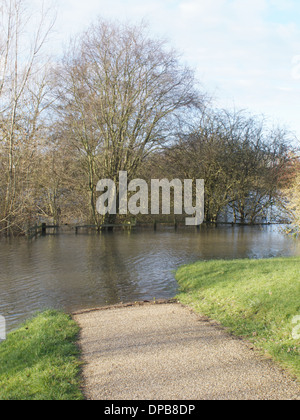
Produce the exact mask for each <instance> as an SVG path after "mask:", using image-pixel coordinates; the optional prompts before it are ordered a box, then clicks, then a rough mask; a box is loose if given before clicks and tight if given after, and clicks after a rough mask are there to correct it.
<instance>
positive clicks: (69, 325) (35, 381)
mask: <svg viewBox="0 0 300 420" xmlns="http://www.w3.org/2000/svg"><path fill="white" fill-rule="evenodd" d="M78 333H79V327H78V326H77V324H76V323H75V322H74V321H73V320H72V319H71V318H70V317H69V316H68V315H66V314H64V313H61V312H57V311H46V312H44V313H41V314H38V315H37V316H36V317H35V318H33V319H32V320H29V321H28V322H26V323H25V324H24V325H22V326H21V327H20V328H19V329H18V330H17V331H14V332H12V333H10V334H8V337H7V340H6V341H3V342H2V343H1V344H0V361H1V364H0V400H82V399H83V395H82V393H81V391H80V375H79V373H80V362H79V350H78V348H77V345H76V341H77V337H78Z"/></svg>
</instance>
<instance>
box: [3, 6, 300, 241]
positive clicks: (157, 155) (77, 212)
mask: <svg viewBox="0 0 300 420" xmlns="http://www.w3.org/2000/svg"><path fill="white" fill-rule="evenodd" d="M0 14H1V19H0V232H2V233H4V234H6V235H10V234H15V233H17V234H18V233H24V232H26V230H27V229H28V227H29V226H32V225H33V224H35V223H39V222H41V221H46V222H49V223H54V224H62V223H82V222H86V223H91V224H96V225H99V226H100V225H101V223H103V222H110V223H114V222H115V221H116V216H114V215H107V216H106V217H105V219H103V217H102V216H100V215H99V214H98V213H97V211H96V202H97V191H96V185H97V183H98V181H99V180H100V179H106V178H107V179H111V180H112V181H114V182H115V183H116V186H117V188H118V175H119V172H120V171H127V173H128V182H130V181H131V180H133V179H134V178H137V177H141V178H143V179H145V180H146V181H148V182H150V179H153V178H156V179H162V178H167V179H170V180H171V179H174V178H179V179H193V180H196V179H204V180H205V220H206V221H207V222H218V221H219V220H221V219H222V218H223V219H224V218H228V219H230V220H232V221H233V223H236V222H241V223H255V222H256V221H258V220H264V219H265V218H266V217H267V214H268V212H269V210H270V209H271V208H273V209H279V208H280V207H283V206H285V207H286V201H285V198H284V197H286V196H287V195H286V194H285V195H284V194H283V191H284V190H286V189H288V188H289V186H294V185H295V176H296V175H295V176H294V175H292V174H293V173H294V172H295V171H294V169H293V168H294V167H295V166H294V162H295V161H297V155H296V151H295V150H294V149H293V147H292V146H291V144H292V143H291V140H292V136H291V133H290V132H289V131H288V130H285V129H282V128H280V127H275V128H269V125H268V124H267V123H266V122H265V121H264V119H263V118H262V117H256V116H253V115H250V114H249V113H248V112H247V111H242V110H238V111H237V110H234V111H228V110H219V109H216V108H214V106H213V101H212V100H211V99H210V98H209V97H208V95H207V94H206V93H205V92H203V91H202V90H201V89H199V87H198V83H197V80H196V79H195V75H194V72H193V71H192V70H191V69H190V68H188V67H187V66H185V65H183V64H182V63H181V59H180V56H179V54H178V53H177V52H176V51H175V50H174V49H172V48H170V47H169V45H168V43H167V42H166V41H164V40H161V39H156V38H154V37H153V36H151V34H149V31H148V28H147V27H146V26H145V25H144V24H140V25H131V24H123V23H116V22H110V21H105V20H102V19H99V20H97V21H96V22H95V23H93V24H91V25H90V27H89V28H88V29H87V30H86V31H85V32H84V33H82V34H79V35H78V36H77V37H75V38H74V39H72V40H71V41H70V43H69V45H68V48H67V49H66V52H65V53H64V56H63V57H62V58H55V59H54V58H51V60H49V61H47V60H46V59H45V56H44V54H43V52H45V51H46V49H47V39H48V37H49V34H50V32H51V29H52V27H53V25H54V22H53V20H52V21H51V19H50V18H49V13H48V12H47V11H46V10H45V9H42V10H41V13H40V17H39V20H38V21H37V18H36V16H35V17H34V19H35V20H34V25H33V24H31V23H30V22H31V16H30V15H29V12H28V11H27V10H26V2H25V1H24V0H3V6H2V8H1V10H0ZM32 28H35V30H32ZM296 172H297V171H296ZM117 204H119V203H117ZM128 217H130V215H129V216H128ZM123 218H125V219H126V217H125V216H124V217H123Z"/></svg>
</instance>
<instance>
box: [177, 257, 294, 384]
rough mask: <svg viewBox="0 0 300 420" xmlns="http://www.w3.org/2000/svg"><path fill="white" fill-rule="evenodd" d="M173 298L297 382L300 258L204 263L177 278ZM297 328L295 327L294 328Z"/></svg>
mask: <svg viewBox="0 0 300 420" xmlns="http://www.w3.org/2000/svg"><path fill="white" fill-rule="evenodd" d="M176 278H177V281H178V283H179V285H180V288H181V290H180V293H179V295H178V296H177V297H178V299H179V300H180V302H181V303H183V304H185V305H188V306H190V307H192V308H193V309H194V310H195V311H196V312H198V313H202V314H203V315H206V316H208V317H210V318H212V319H214V320H216V321H218V322H220V323H221V324H222V325H223V326H225V327H227V328H228V329H229V330H230V332H231V333H233V334H234V335H237V336H240V337H244V338H246V339H248V340H249V341H251V342H252V343H254V345H255V346H256V347H257V348H259V349H261V350H264V351H265V352H266V353H268V354H269V355H270V356H271V357H272V358H273V359H274V360H276V361H277V362H279V363H280V364H281V366H282V367H285V368H287V369H288V370H289V371H290V372H291V373H292V374H293V375H295V376H296V377H297V378H298V379H299V380H300V357H299V356H300V339H299V335H300V334H299V330H300V327H299V324H300V320H299V318H298V321H297V320H296V318H295V317H297V316H298V317H299V316H300V258H298V257H296V258H276V259H269V260H234V261H224V260H216V261H203V262H198V263H196V264H193V265H189V266H183V267H181V268H180V269H179V270H178V271H177V273H176ZM293 321H294V322H297V323H298V325H297V324H293Z"/></svg>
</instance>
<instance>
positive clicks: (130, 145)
mask: <svg viewBox="0 0 300 420" xmlns="http://www.w3.org/2000/svg"><path fill="white" fill-rule="evenodd" d="M55 84H56V85H57V86H58V90H57V93H58V97H59V107H58V112H59V116H60V118H61V119H62V124H63V125H64V132H65V136H66V138H68V139H69V141H70V142H71V143H72V144H73V145H74V147H75V148H76V149H77V150H78V151H80V152H81V153H82V154H83V156H84V158H85V161H86V175H87V179H88V185H89V191H90V205H91V217H92V219H93V221H94V222H95V223H99V217H98V216H97V214H96V207H95V206H96V200H95V198H96V196H95V187H96V184H97V182H98V180H99V179H100V177H105V178H109V179H111V180H113V181H115V182H116V185H118V174H119V171H127V172H128V181H130V180H131V179H132V178H134V176H135V175H136V173H137V170H138V169H139V168H140V166H141V164H142V162H143V160H144V159H145V158H146V157H147V156H148V155H149V154H150V153H151V151H153V150H154V149H155V148H158V147H160V146H161V145H162V144H164V143H166V142H167V141H169V140H170V138H171V136H172V133H173V132H174V130H175V129H176V126H177V121H178V120H177V119H178V118H179V116H181V115H182V113H183V112H184V111H186V110H187V109H189V108H192V107H195V106H196V107H198V106H201V103H202V101H203V98H202V97H201V95H199V92H198V91H197V90H196V89H195V81H194V75H193V72H192V71H191V70H190V69H188V68H186V67H182V66H181V64H180V63H179V60H178V56H177V54H176V53H175V52H174V51H173V50H170V49H168V48H167V47H166V45H165V43H164V42H162V41H160V40H153V39H151V38H150V37H148V35H147V33H146V28H145V27H144V26H143V25H140V26H130V25H119V24H118V25H117V24H114V23H111V22H105V21H102V20H100V21H99V22H98V23H97V24H96V25H92V26H91V27H90V28H89V30H88V31H87V32H86V33H84V34H83V35H82V37H80V38H79V39H77V40H75V41H74V42H73V44H72V46H71V48H70V49H69V52H68V53H67V55H66V56H65V58H64V60H63V63H62V65H61V66H60V67H59V68H58V71H57V77H56V81H55ZM112 220H114V217H112Z"/></svg>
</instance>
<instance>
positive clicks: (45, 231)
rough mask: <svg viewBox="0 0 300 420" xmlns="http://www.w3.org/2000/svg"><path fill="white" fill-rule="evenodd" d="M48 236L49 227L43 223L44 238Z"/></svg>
mask: <svg viewBox="0 0 300 420" xmlns="http://www.w3.org/2000/svg"><path fill="white" fill-rule="evenodd" d="M46 235H47V225H46V223H42V236H46Z"/></svg>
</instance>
